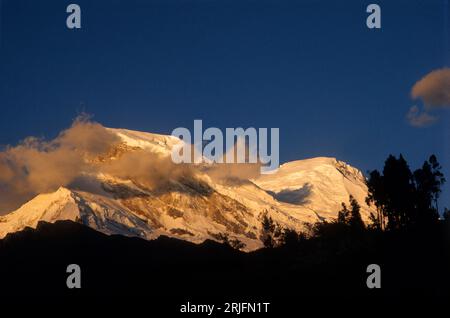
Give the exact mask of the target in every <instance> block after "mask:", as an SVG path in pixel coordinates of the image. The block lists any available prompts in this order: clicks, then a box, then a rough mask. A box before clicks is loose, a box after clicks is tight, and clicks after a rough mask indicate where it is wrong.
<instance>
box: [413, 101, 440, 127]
mask: <svg viewBox="0 0 450 318" xmlns="http://www.w3.org/2000/svg"><path fill="white" fill-rule="evenodd" d="M406 119H407V120H408V122H409V124H410V125H411V126H413V127H426V126H430V125H432V124H434V123H435V122H436V121H437V120H438V118H437V117H436V116H433V115H431V114H429V113H427V112H425V111H422V112H421V111H420V109H419V107H417V106H416V105H414V106H412V107H411V108H410V109H409V111H408V113H407V114H406Z"/></svg>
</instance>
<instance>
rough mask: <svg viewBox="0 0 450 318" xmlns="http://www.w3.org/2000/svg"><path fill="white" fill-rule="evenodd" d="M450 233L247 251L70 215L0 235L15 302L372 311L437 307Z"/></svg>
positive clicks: (8, 296)
mask: <svg viewBox="0 0 450 318" xmlns="http://www.w3.org/2000/svg"><path fill="white" fill-rule="evenodd" d="M443 233H444V231H442V232H441V231H440V230H433V231H431V233H426V234H425V233H420V234H419V233H414V234H409V233H406V234H401V235H399V234H396V235H394V234H391V235H387V234H386V235H379V236H377V235H373V236H371V237H365V238H363V239H361V241H359V242H350V243H349V242H348V241H347V242H346V241H344V240H338V239H336V240H335V239H333V238H332V239H330V240H328V241H324V240H319V239H309V240H307V241H305V242H304V243H302V244H300V245H299V246H294V247H292V246H291V247H283V248H273V249H265V250H259V251H256V252H253V253H243V252H239V251H237V250H234V249H232V248H231V247H229V246H227V245H223V244H219V243H216V242H213V241H206V242H204V243H203V244H200V245H195V244H192V243H189V242H185V241H181V240H177V239H171V238H167V237H160V238H159V239H157V240H154V241H145V240H141V239H137V238H128V237H123V236H106V235H104V234H101V233H99V232H96V231H94V230H92V229H90V228H88V227H85V226H83V225H80V224H78V223H74V222H70V221H60V222H57V223H55V224H48V223H40V224H39V226H38V228H37V229H36V230H34V229H26V230H24V231H22V232H17V233H14V234H10V235H8V236H7V237H6V238H5V239H3V240H1V241H0V285H1V291H0V299H1V300H2V303H3V304H15V306H17V305H20V304H30V303H34V302H35V303H41V304H42V303H47V302H49V301H51V303H58V304H74V303H76V304H80V303H83V304H85V305H86V306H94V307H95V306H97V307H98V306H100V307H102V306H106V305H105V304H109V305H107V307H108V308H109V309H111V308H112V307H111V304H114V308H116V307H117V308H119V307H124V308H126V307H129V308H140V307H142V306H143V307H145V308H146V310H147V311H148V312H156V311H164V312H166V313H167V314H171V313H177V312H179V311H180V306H181V305H182V304H184V303H186V302H187V301H189V302H191V303H197V304H216V305H219V304H221V303H222V304H223V303H224V302H270V303H271V309H270V310H271V311H272V313H281V312H287V311H290V312H292V311H294V312H306V311H310V310H313V311H315V312H316V313H320V312H321V311H324V310H333V311H342V312H346V311H351V310H353V309H355V310H356V307H354V306H356V304H358V306H361V307H364V308H366V310H369V309H370V310H371V311H373V310H381V311H383V310H382V309H383V308H387V307H388V306H389V307H391V306H395V307H396V308H397V309H398V310H411V309H413V308H414V306H428V307H429V308H436V307H440V306H445V304H446V303H448V301H449V299H450V298H449V297H450V293H449V285H448V270H449V267H448V265H449V264H448V259H447V257H446V256H447V255H446V252H447V251H448V250H447V249H446V248H447V247H448V246H447V245H446V243H445V240H444V237H443ZM69 264H78V265H80V267H81V282H82V288H81V289H78V290H75V289H68V288H67V287H66V278H67V277H68V275H69V274H68V273H66V268H67V266H68V265H69ZM369 264H379V265H380V266H381V268H382V278H381V281H382V288H381V289H376V290H375V289H369V288H367V286H366V279H367V276H368V275H369V274H368V273H366V268H367V265H369ZM102 308H103V307H102ZM204 315H206V314H204Z"/></svg>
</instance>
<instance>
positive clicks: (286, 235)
mask: <svg viewBox="0 0 450 318" xmlns="http://www.w3.org/2000/svg"><path fill="white" fill-rule="evenodd" d="M306 239H307V237H306V235H305V233H301V232H297V231H295V230H292V229H284V230H283V231H282V234H281V237H280V244H281V245H282V246H285V247H295V246H298V244H300V243H301V242H303V241H305V240H306Z"/></svg>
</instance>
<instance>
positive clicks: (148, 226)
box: [0, 128, 370, 250]
mask: <svg viewBox="0 0 450 318" xmlns="http://www.w3.org/2000/svg"><path fill="white" fill-rule="evenodd" d="M108 130H109V131H111V132H113V133H115V134H116V135H117V136H118V137H119V138H120V140H121V141H122V142H123V144H122V145H119V146H118V148H117V149H115V150H114V151H113V152H112V154H110V156H120V154H121V152H124V151H133V149H137V148H143V149H146V150H149V151H151V152H155V153H159V154H161V155H165V156H169V155H170V151H171V148H172V147H173V146H174V145H175V144H177V143H178V142H180V140H179V139H178V138H176V137H173V136H165V135H158V134H151V133H145V132H137V131H131V130H125V129H110V128H108ZM124 145H125V146H124ZM90 177H94V179H95V180H94V183H96V187H95V190H94V188H93V187H90V188H88V189H75V188H74V189H68V188H63V187H61V188H60V189H58V190H57V191H56V192H53V193H48V194H40V195H38V196H36V197H35V198H34V199H32V200H31V201H29V202H28V203H26V204H24V205H23V206H22V207H20V208H19V209H18V210H16V211H14V212H11V213H10V214H7V215H5V216H1V217H0V238H1V237H4V236H5V235H6V234H7V233H10V232H15V231H19V230H22V229H23V228H25V227H36V225H37V223H38V222H39V221H47V222H55V221H56V220H72V221H76V222H80V223H83V224H85V225H87V226H90V227H91V228H94V229H96V230H98V231H101V232H103V233H106V234H121V235H127V236H138V237H142V238H145V239H153V238H156V237H158V236H159V235H167V236H171V237H177V238H180V239H184V240H188V241H192V242H196V243H200V242H202V241H204V240H205V239H216V240H217V239H219V236H220V235H221V234H227V235H228V236H229V237H230V238H233V239H238V240H240V241H241V242H243V243H245V244H246V247H245V250H254V249H257V248H260V247H261V246H262V243H261V241H260V239H259V235H260V231H261V215H262V213H267V214H268V215H270V216H271V217H272V219H273V220H274V221H275V222H277V223H279V224H280V225H282V226H284V227H287V228H292V229H296V230H299V231H300V230H302V229H303V228H304V225H305V223H313V222H316V221H319V220H323V219H333V218H336V216H337V212H338V211H339V210H340V208H341V202H346V203H347V202H348V197H349V195H350V194H351V195H353V196H354V197H355V198H356V200H357V201H358V202H359V203H360V205H361V206H362V216H363V219H365V220H367V219H368V215H369V213H370V209H369V207H367V205H366V204H365V197H366V195H367V187H366V185H365V183H364V177H363V175H362V173H361V172H360V171H359V170H357V169H356V168H353V167H351V166H349V165H347V164H345V163H344V162H341V161H338V160H336V159H334V158H313V159H307V160H299V161H293V162H288V163H285V164H283V165H281V167H280V169H279V170H278V171H277V172H276V173H274V174H270V175H261V176H260V177H258V178H257V179H254V180H248V181H242V182H233V183H220V182H213V181H212V180H211V179H210V178H209V177H208V176H207V175H200V176H197V178H192V179H189V178H181V179H179V180H171V181H170V182H168V183H166V184H164V186H160V187H157V188H155V189H150V188H148V187H147V186H145V185H143V184H139V183H138V182H136V181H135V180H121V179H118V178H114V177H112V176H108V175H96V176H90Z"/></svg>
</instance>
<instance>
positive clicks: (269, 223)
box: [260, 211, 282, 248]
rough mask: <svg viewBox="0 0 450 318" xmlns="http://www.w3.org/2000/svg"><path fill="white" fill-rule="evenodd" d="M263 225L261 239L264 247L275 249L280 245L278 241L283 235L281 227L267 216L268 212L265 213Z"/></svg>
mask: <svg viewBox="0 0 450 318" xmlns="http://www.w3.org/2000/svg"><path fill="white" fill-rule="evenodd" d="M261 225H262V228H261V236H260V238H261V241H262V242H263V244H264V247H267V248H272V247H275V246H276V245H277V244H278V240H279V238H280V236H281V234H282V230H281V227H280V226H279V225H278V224H276V223H275V222H274V221H273V220H272V218H271V217H270V216H268V215H267V211H265V212H264V213H263V216H262V221H261Z"/></svg>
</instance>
